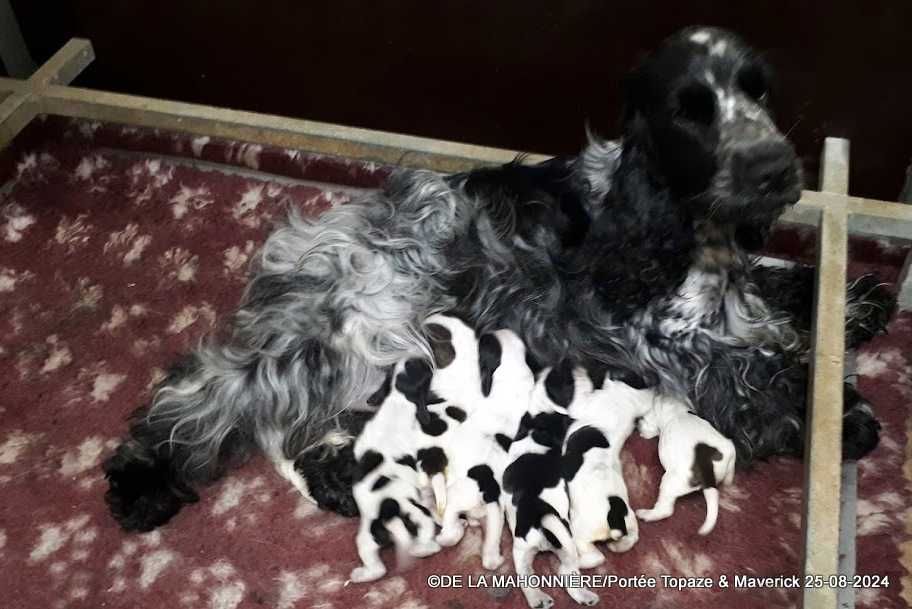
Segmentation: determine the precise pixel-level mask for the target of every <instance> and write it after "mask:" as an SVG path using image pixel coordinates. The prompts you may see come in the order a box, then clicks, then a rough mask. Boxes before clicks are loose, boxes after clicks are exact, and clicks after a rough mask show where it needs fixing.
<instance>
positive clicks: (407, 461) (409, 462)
mask: <svg viewBox="0 0 912 609" xmlns="http://www.w3.org/2000/svg"><path fill="white" fill-rule="evenodd" d="M396 463H398V464H399V465H405V466H406V467H411V468H412V469H414V470H417V469H418V463H417V462H416V461H415V457H413V456H412V455H405V456H403V457H399V458H398V459H396Z"/></svg>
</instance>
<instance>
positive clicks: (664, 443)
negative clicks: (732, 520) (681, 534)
mask: <svg viewBox="0 0 912 609" xmlns="http://www.w3.org/2000/svg"><path fill="white" fill-rule="evenodd" d="M638 430H639V432H640V435H641V436H643V437H644V438H654V437H655V436H656V435H658V436H659V460H660V461H661V462H662V467H664V468H665V474H664V475H663V476H662V482H661V483H660V485H659V498H658V499H657V500H656V504H655V506H654V507H653V508H652V509H649V510H637V516H639V517H640V518H641V519H642V520H644V521H646V522H651V521H653V520H661V519H663V518H668V517H669V516H671V515H672V513H674V504H675V501H676V500H677V498H678V497H682V496H684V495H687V494H688V493H692V492H694V491H697V490H702V491H703V497H704V498H705V499H706V520H705V521H704V522H703V526H701V527H700V530H699V531H698V532H699V533H700V535H708V534H709V533H710V532H711V531H712V530H713V527H715V526H716V518H717V517H718V515H719V491H718V489H717V488H716V486H717V485H718V484H720V483H722V482H724V483H725V484H730V483H731V481H732V479H733V478H734V475H735V445H734V443H732V441H731V440H729V439H728V438H726V437H725V436H723V435H722V434H721V433H719V432H718V431H716V430H715V428H713V426H712V425H710V424H709V423H708V422H706V421H705V420H703V419H701V418H700V417H698V416H697V415H695V414H693V413H692V412H690V411H689V410H688V409H687V407H686V406H685V405H684V404H683V403H681V402H679V401H677V400H673V399H670V398H662V397H657V398H656V399H655V404H654V406H653V408H652V410H651V411H650V412H648V413H647V414H646V415H645V416H644V417H643V418H641V419H640V422H639V424H638Z"/></svg>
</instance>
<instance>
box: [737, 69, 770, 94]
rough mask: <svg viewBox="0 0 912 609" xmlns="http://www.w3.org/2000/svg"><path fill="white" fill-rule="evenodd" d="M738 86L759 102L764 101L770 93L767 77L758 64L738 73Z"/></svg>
mask: <svg viewBox="0 0 912 609" xmlns="http://www.w3.org/2000/svg"><path fill="white" fill-rule="evenodd" d="M738 86H739V87H740V88H741V90H742V91H744V92H745V93H746V94H747V95H748V96H749V97H751V98H752V99H755V100H757V101H763V100H764V99H765V98H766V94H767V92H768V87H767V84H766V75H765V74H764V73H763V69H762V68H761V67H760V66H758V65H757V64H750V65H748V66H746V67H744V68H743V69H742V70H741V71H740V72H738Z"/></svg>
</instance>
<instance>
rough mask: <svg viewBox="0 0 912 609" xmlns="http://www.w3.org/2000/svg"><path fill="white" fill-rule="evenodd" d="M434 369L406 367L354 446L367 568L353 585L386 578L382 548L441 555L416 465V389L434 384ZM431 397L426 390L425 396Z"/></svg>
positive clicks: (417, 364) (377, 399)
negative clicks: (390, 547)
mask: <svg viewBox="0 0 912 609" xmlns="http://www.w3.org/2000/svg"><path fill="white" fill-rule="evenodd" d="M429 368H430V366H429V365H428V364H427V363H426V362H425V361H423V360H417V359H416V360H408V361H406V362H403V363H401V364H400V365H398V366H397V367H396V369H395V370H394V374H392V375H391V376H390V377H388V379H387V382H385V383H384V384H383V386H382V387H381V388H380V389H378V390H377V392H376V393H375V394H374V395H373V396H371V399H370V400H369V402H371V403H379V405H380V407H379V409H378V410H377V412H376V414H374V416H373V418H371V420H370V421H368V422H367V423H366V424H365V426H364V429H363V430H362V432H361V435H359V436H358V439H357V440H355V446H354V455H355V459H356V460H357V467H356V470H355V475H354V485H353V488H352V491H353V494H354V497H355V502H356V503H357V505H358V512H359V513H360V515H361V523H360V527H359V529H358V535H357V537H356V539H355V541H356V545H357V547H358V556H359V557H360V558H361V562H362V565H361V566H359V567H356V568H355V569H353V570H352V572H351V575H350V579H351V581H353V582H368V581H373V580H375V579H379V578H380V577H383V575H385V574H386V566H385V565H384V564H383V561H382V560H381V559H380V550H381V548H383V547H385V546H388V545H391V544H393V545H395V546H396V549H397V551H398V552H407V553H408V554H410V555H411V556H415V557H424V556H430V555H431V554H434V553H435V552H437V551H438V550H440V546H439V545H438V544H437V542H436V541H434V534H435V533H436V526H435V523H434V520H433V518H432V517H431V512H430V510H429V509H428V508H427V506H425V505H423V503H422V496H421V486H422V485H421V480H420V479H419V474H418V467H417V463H416V460H415V453H416V450H417V447H416V438H417V436H418V426H419V423H418V416H419V415H418V404H416V402H415V401H414V395H415V393H416V388H420V387H422V386H425V387H427V386H428V384H429V375H428V370H429ZM425 393H426V390H425Z"/></svg>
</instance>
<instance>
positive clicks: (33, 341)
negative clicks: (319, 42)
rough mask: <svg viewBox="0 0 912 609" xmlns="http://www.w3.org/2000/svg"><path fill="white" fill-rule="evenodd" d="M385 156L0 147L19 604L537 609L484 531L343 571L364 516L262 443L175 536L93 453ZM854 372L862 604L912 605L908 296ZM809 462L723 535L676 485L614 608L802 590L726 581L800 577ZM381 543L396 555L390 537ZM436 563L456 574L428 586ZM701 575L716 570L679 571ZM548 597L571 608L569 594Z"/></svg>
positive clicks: (8, 452)
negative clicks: (276, 468) (868, 409)
mask: <svg viewBox="0 0 912 609" xmlns="http://www.w3.org/2000/svg"><path fill="white" fill-rule="evenodd" d="M191 160H192V161H193V162H190V161H191ZM216 164H218V165H216ZM220 168H221V169H220ZM225 168H231V169H232V171H231V172H226V171H223V170H222V169H225ZM238 168H244V169H245V170H244V171H241V172H240V173H238V172H237V171H236V170H237V169H238ZM387 171H388V169H387V168H384V167H378V166H375V165H371V164H369V163H357V162H348V161H345V160H341V159H332V158H327V157H321V156H317V155H305V154H301V153H298V152H294V151H284V150H271V149H264V148H262V147H260V146H250V145H240V144H232V143H227V142H219V141H213V140H210V139H209V138H192V137H183V136H173V135H170V134H162V133H157V132H152V131H143V130H137V129H134V128H123V127H118V126H113V125H100V124H98V123H87V122H71V121H64V120H60V119H52V120H47V121H43V122H41V123H38V124H36V125H33V126H32V127H30V128H29V130H28V131H27V132H26V133H24V134H23V135H22V136H20V138H18V140H17V142H16V144H15V146H14V148H13V149H12V150H10V151H8V152H7V153H6V154H5V155H3V156H2V157H0V172H2V173H0V176H2V178H3V179H2V183H5V186H4V187H3V189H2V191H0V396H2V397H0V496H2V498H3V501H2V503H0V573H2V580H3V582H4V584H3V586H2V588H3V592H2V595H3V598H2V601H0V604H2V606H4V607H11V608H14V607H15V608H25V609H32V608H35V609H37V608H53V609H62V608H64V607H72V608H93V609H94V608H99V607H109V608H128V607H130V608H132V607H164V606H168V607H174V608H179V607H186V608H188V609H190V608H197V607H200V608H211V609H240V608H254V607H276V608H279V609H292V608H324V609H333V608H335V609H344V608H346V607H367V608H371V609H393V608H399V609H422V608H425V607H446V608H450V609H460V608H462V607H466V608H469V607H478V606H481V605H483V604H485V605H496V606H498V607H503V608H505V609H506V608H519V607H525V603H524V600H523V598H522V595H521V594H520V593H519V591H518V590H514V589H509V588H498V587H491V585H490V584H491V582H490V577H489V581H488V582H487V583H488V586H487V587H476V586H477V585H478V583H479V582H478V580H477V577H478V576H480V575H481V574H482V573H483V570H482V568H481V562H480V556H479V554H480V532H479V531H478V530H474V529H473V530H471V531H470V532H469V534H468V535H467V536H466V538H465V539H464V540H463V542H462V543H461V544H460V545H459V546H457V547H456V548H453V549H450V550H445V551H443V552H441V553H439V554H438V555H436V556H434V557H432V558H429V559H425V560H420V561H417V562H414V563H413V564H410V565H399V566H398V567H397V568H395V569H393V572H392V574H391V576H388V577H387V578H385V579H383V580H381V581H380V582H377V583H376V584H373V585H354V584H352V585H348V586H346V585H345V584H344V582H345V580H346V579H347V576H348V573H349V571H350V570H351V568H352V567H353V566H355V565H356V561H357V556H356V553H355V545H354V534H355V530H356V522H355V521H354V520H349V519H345V518H342V517H338V516H335V515H332V514H327V513H322V512H319V511H318V510H316V509H315V508H314V507H313V506H312V505H311V504H309V503H308V502H307V501H305V500H304V499H302V498H301V497H300V496H299V495H297V494H296V493H295V492H294V491H292V490H291V489H290V488H289V487H288V484H287V483H285V482H284V481H282V480H281V479H279V477H278V476H277V475H276V474H275V473H274V472H273V471H272V469H271V467H270V466H269V465H268V464H267V463H266V462H265V461H263V460H262V459H254V460H252V461H250V462H249V463H247V464H246V465H245V466H243V467H242V468H241V469H239V470H236V471H234V472H233V473H231V474H230V475H229V476H228V477H226V478H224V479H223V480H221V481H220V482H218V483H217V484H214V485H213V486H212V487H210V488H208V489H206V490H205V492H204V494H203V498H202V499H201V501H200V502H199V503H198V504H197V505H194V506H190V507H189V508H187V509H185V510H183V511H182V512H181V513H180V514H179V515H178V516H177V517H176V518H175V519H174V520H173V521H172V522H171V523H170V524H169V525H168V526H166V527H164V528H162V529H161V530H160V531H156V532H153V533H149V534H145V535H128V534H124V533H123V532H122V531H121V530H120V529H119V528H118V527H117V526H116V524H115V523H114V522H113V521H112V520H111V519H110V518H109V517H108V515H107V513H106V511H105V506H104V501H103V494H104V490H105V483H104V480H103V478H102V476H101V474H100V470H99V464H100V462H101V460H102V459H103V458H104V457H105V456H106V455H107V454H108V453H109V452H110V451H111V449H112V448H113V447H114V446H115V444H116V443H117V440H118V438H120V437H121V436H122V435H123V434H124V432H125V431H126V422H125V419H126V417H127V415H128V414H129V413H130V412H131V411H132V410H133V408H134V407H136V406H137V405H139V404H141V403H143V401H144V400H147V399H148V397H149V390H150V388H151V387H152V386H153V385H154V384H155V383H156V382H157V381H158V380H159V379H160V378H161V377H162V374H163V372H162V371H163V369H164V368H165V367H167V366H168V364H169V363H170V362H171V361H172V360H173V359H174V358H175V357H176V356H177V355H178V354H180V353H182V352H183V351H185V350H187V349H188V348H190V347H192V346H193V345H195V344H197V342H198V341H199V340H200V339H201V337H203V336H205V335H206V334H207V333H208V332H210V331H211V330H212V329H213V328H214V327H215V325H216V324H217V323H218V320H220V319H223V318H224V317H225V316H226V315H227V314H228V313H230V312H231V310H232V309H233V307H234V306H235V304H236V303H237V301H238V299H239V297H240V293H241V290H242V288H243V285H244V277H245V267H246V265H247V261H248V259H249V258H250V255H251V254H252V252H253V251H254V250H255V249H256V248H257V246H258V245H259V244H260V243H261V242H262V240H263V238H264V236H265V235H266V234H267V232H268V231H269V230H270V227H271V226H273V224H274V223H275V222H277V221H280V220H281V218H282V217H283V215H284V213H285V210H286V209H287V208H289V206H295V207H298V208H300V209H302V210H303V211H304V212H305V213H307V214H319V213H320V212H322V211H323V210H325V209H327V208H329V207H330V206H333V205H341V204H344V202H345V201H346V200H347V199H348V198H349V197H350V196H351V194H352V193H353V192H354V191H355V190H356V189H359V188H366V187H372V186H376V185H377V184H378V183H379V182H380V181H381V180H382V178H383V176H384V175H386V173H387ZM809 235H811V234H810V233H807V232H804V233H800V232H795V231H792V232H790V233H782V234H780V235H778V236H777V238H776V239H775V240H774V242H773V246H772V248H773V249H774V250H776V249H777V248H779V249H787V250H790V253H791V254H792V255H794V256H797V257H799V258H807V257H811V258H812V249H813V239H812V235H811V236H810V237H809ZM852 252H853V264H852V266H851V270H852V273H855V274H857V273H860V272H862V271H866V270H869V269H876V270H878V271H879V272H881V273H882V274H883V276H884V277H886V278H887V279H889V280H893V279H895V277H896V275H897V272H898V267H899V264H901V261H902V259H903V256H904V254H905V249H903V248H898V247H896V246H894V245H893V244H890V243H886V242H881V243H879V242H873V241H871V242H862V241H857V240H853V243H852ZM858 370H859V374H860V377H859V385H860V388H861V389H862V391H863V392H864V393H865V394H866V395H868V396H869V397H871V398H872V401H873V402H874V403H875V404H876V407H877V412H878V414H879V416H880V417H881V420H882V421H883V422H884V432H883V436H882V440H881V445H880V447H879V448H878V449H877V451H876V452H875V453H874V454H873V455H872V456H871V457H869V458H868V459H866V460H864V461H863V462H862V463H861V464H860V467H859V503H858V507H859V509H858V572H859V573H860V574H873V575H878V576H885V577H886V578H888V582H889V587H886V588H863V589H859V590H857V602H858V606H860V607H871V608H875V607H876V608H878V609H880V608H887V607H902V606H906V604H907V603H908V602H909V600H910V596H912V581H910V580H909V572H908V569H907V568H904V567H903V560H904V561H905V564H906V565H907V567H908V565H909V564H910V561H912V544H910V540H912V530H910V529H909V528H908V527H910V526H912V525H910V524H909V522H910V519H909V516H910V514H909V506H910V505H912V487H910V480H912V458H910V445H909V438H910V436H912V433H910V431H912V430H910V427H909V425H910V423H909V420H910V419H909V403H910V400H912V374H910V373H912V314H908V313H907V314H903V315H900V316H899V317H898V318H897V319H895V320H894V321H893V323H892V324H891V326H890V332H889V334H888V335H886V336H881V337H878V338H877V339H876V340H874V341H873V342H871V343H870V344H869V345H867V346H866V347H865V349H864V351H863V352H862V353H861V354H860V355H859V358H858ZM625 469H626V478H627V481H628V484H629V486H630V487H631V488H630V490H631V502H632V503H633V505H634V506H635V507H643V506H646V507H648V506H651V505H652V502H653V501H654V499H655V495H656V492H657V483H658V479H659V475H660V471H661V469H660V466H659V464H658V460H657V457H656V450H655V442H654V441H645V440H641V439H639V438H636V437H634V438H631V440H630V442H629V444H628V448H627V450H626V452H625ZM904 474H905V476H904ZM802 475H803V468H802V465H801V463H799V462H797V461H794V460H786V459H773V460H771V461H769V462H766V463H761V464H759V465H757V466H756V467H755V468H753V469H752V470H750V471H748V472H743V473H741V474H739V475H738V476H736V478H735V483H734V485H732V486H729V487H724V488H723V490H722V492H721V497H722V510H721V514H720V517H719V524H718V526H717V528H716V530H715V531H714V532H713V533H712V534H711V535H710V536H709V537H708V538H702V537H700V536H698V535H697V533H696V531H697V529H698V527H699V524H700V523H701V522H702V520H703V516H704V510H705V507H704V503H703V500H702V498H700V497H699V496H692V497H690V498H687V499H685V500H682V501H681V502H679V504H678V509H677V511H676V513H675V515H674V517H672V518H671V519H669V520H667V521H663V522H660V523H654V524H645V523H644V524H643V525H642V527H641V541H640V543H639V544H638V545H637V546H635V547H634V549H633V550H632V551H630V552H629V553H627V554H621V555H611V556H609V557H608V561H607V563H606V564H605V565H604V567H602V568H599V569H597V570H595V571H594V573H596V574H601V575H604V576H605V580H604V581H605V583H606V584H607V583H611V585H610V586H606V587H604V588H601V589H599V590H598V592H599V594H600V596H601V598H602V602H601V605H602V606H605V607H610V606H632V607H643V608H649V607H674V608H679V607H688V606H693V607H696V606H702V607H722V606H731V605H734V604H735V603H737V604H738V606H739V607H741V608H742V609H749V608H753V607H757V608H760V607H763V608H779V607H793V606H796V603H797V602H798V599H799V597H800V591H799V590H798V589H794V588H788V587H777V586H775V585H773V586H763V587H759V588H745V589H738V588H736V587H734V585H733V584H734V577H735V576H736V575H743V576H756V577H766V576H770V577H773V576H789V575H798V574H799V573H800V547H801V544H800V534H799V527H800V507H801V496H802ZM506 544H507V539H506V538H505V539H504V547H505V548H507V547H508V546H507V545H506ZM903 556H904V557H905V558H904V559H903V558H902V557H903ZM385 558H386V560H387V563H388V564H389V565H391V566H393V561H394V557H393V556H392V554H390V555H388V556H386V557H385ZM507 562H508V563H509V561H507ZM536 571H537V572H538V573H540V574H546V573H553V572H555V564H554V562H553V561H552V559H551V558H550V557H547V556H541V557H540V558H539V559H538V561H537V562H536ZM500 573H501V574H507V573H510V567H509V564H508V565H507V566H505V567H503V568H502V569H501V571H500ZM431 575H452V576H461V581H459V582H458V584H459V586H458V587H452V586H451V587H431V586H429V584H428V578H429V576H431ZM609 575H611V576H617V577H618V578H621V579H620V580H618V581H615V580H609V579H608V576H609ZM723 575H724V576H726V578H727V583H728V586H727V587H726V586H722V585H721V581H720V576H723ZM826 575H829V574H826ZM639 576H646V577H639ZM649 576H651V577H654V578H656V580H655V582H654V583H652V584H651V585H650V583H649V581H648V579H647V578H648V577H649ZM663 576H664V577H663ZM470 577H471V578H475V579H470ZM704 577H709V578H711V579H712V587H711V588H693V587H691V586H692V585H694V584H697V583H702V582H699V581H698V580H697V579H691V580H687V579H684V580H681V579H680V578H704ZM630 578H633V579H632V580H631V579H630ZM672 578H678V579H672ZM621 580H623V581H621ZM444 583H450V584H456V583H457V582H455V581H451V582H444ZM681 585H683V586H684V589H683V590H678V589H677V587H678V586H681ZM552 593H553V595H554V596H555V598H556V600H557V603H558V606H560V607H566V606H569V605H570V604H571V601H570V600H569V598H568V597H567V596H566V595H565V594H564V592H563V591H561V590H555V591H552ZM904 599H905V600H904Z"/></svg>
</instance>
